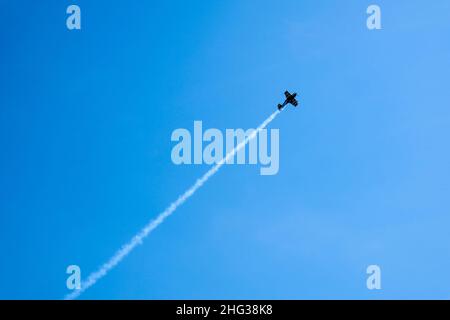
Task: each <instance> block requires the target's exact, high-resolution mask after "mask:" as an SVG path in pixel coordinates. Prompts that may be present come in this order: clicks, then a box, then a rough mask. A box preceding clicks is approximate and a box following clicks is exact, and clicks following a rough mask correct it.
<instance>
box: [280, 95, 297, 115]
mask: <svg viewBox="0 0 450 320" xmlns="http://www.w3.org/2000/svg"><path fill="white" fill-rule="evenodd" d="M284 95H285V96H286V100H284V102H283V104H280V103H279V104H278V110H281V109H283V108H284V107H285V106H286V105H287V104H289V103H290V104H292V105H293V106H294V107H296V106H297V105H298V101H297V100H296V99H295V97H296V96H297V93H293V94H290V93H289V91H285V92H284Z"/></svg>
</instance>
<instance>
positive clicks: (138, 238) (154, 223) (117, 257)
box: [64, 110, 281, 300]
mask: <svg viewBox="0 0 450 320" xmlns="http://www.w3.org/2000/svg"><path fill="white" fill-rule="evenodd" d="M280 112H281V111H280V110H277V111H275V112H274V113H272V114H271V115H270V116H269V117H268V118H267V119H266V120H265V121H264V122H263V123H262V124H261V125H260V126H259V127H258V128H257V129H256V130H254V131H253V132H252V133H251V134H250V135H248V136H247V137H246V138H245V139H244V141H242V142H241V143H239V144H238V145H237V146H236V147H235V148H234V149H233V150H231V151H230V152H228V153H227V154H226V156H225V157H224V158H222V160H220V161H219V162H217V163H216V164H215V165H214V166H213V167H212V168H211V169H210V170H209V171H208V172H206V173H205V174H204V175H203V176H202V177H201V178H199V179H197V181H196V182H195V183H194V184H193V185H192V186H191V187H190V188H189V189H188V190H186V191H185V192H184V193H183V194H182V195H181V196H179V197H178V199H177V200H175V201H174V202H172V203H171V204H170V205H169V206H168V207H167V208H166V210H164V211H163V212H162V213H160V214H159V215H158V216H157V217H156V218H155V219H154V220H151V221H150V222H149V223H148V224H147V225H146V226H145V227H144V228H142V230H141V231H140V232H139V233H137V234H136V235H135V236H134V237H133V238H132V239H131V240H130V241H129V242H128V243H126V244H125V245H123V246H122V247H121V248H120V249H119V250H118V251H117V252H116V253H115V254H114V255H113V256H112V257H111V258H110V259H109V260H108V261H107V262H106V263H104V264H103V265H102V266H101V267H100V268H99V269H98V270H97V271H95V272H93V273H91V274H90V275H89V276H88V278H87V279H86V280H85V281H83V282H82V283H81V288H80V289H78V290H74V291H73V292H71V293H70V294H68V295H66V296H65V298H64V299H65V300H73V299H76V298H78V297H79V296H80V295H81V294H82V293H83V292H84V291H86V290H87V289H88V288H90V287H92V286H93V285H94V284H96V283H97V281H98V280H100V279H101V278H103V277H104V276H106V274H107V273H108V272H109V271H110V270H111V269H112V268H114V267H115V266H116V265H117V264H118V263H119V262H121V261H122V260H123V259H124V258H125V257H126V256H127V255H128V254H129V253H130V252H131V251H133V249H134V248H135V247H136V246H137V245H138V244H141V243H142V241H143V240H144V239H145V238H146V237H147V236H148V235H149V234H150V232H152V231H153V230H155V229H156V228H157V227H158V226H159V225H160V224H161V223H163V222H164V220H165V219H166V218H167V217H168V216H170V215H171V214H172V213H174V211H175V210H176V209H177V208H178V207H179V206H180V205H182V204H183V203H184V202H185V201H186V200H187V199H189V198H190V197H191V196H192V195H193V194H194V193H195V192H196V191H197V190H198V189H199V188H200V187H201V186H203V184H204V183H205V182H206V181H208V179H209V178H211V177H212V176H213V175H214V174H215V173H216V172H217V171H219V169H220V168H221V167H222V166H223V165H224V164H225V163H226V162H227V161H228V160H229V159H231V158H232V157H234V155H235V154H236V153H237V152H238V151H239V150H241V149H242V148H243V147H245V145H246V144H247V143H248V142H249V141H251V140H253V139H254V138H255V137H256V136H257V135H258V133H259V132H260V131H261V130H262V129H264V128H265V127H266V126H267V125H268V124H269V123H270V122H272V121H273V119H275V117H276V116H277V115H278V114H279V113H280Z"/></svg>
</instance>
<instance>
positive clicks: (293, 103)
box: [291, 99, 298, 107]
mask: <svg viewBox="0 0 450 320" xmlns="http://www.w3.org/2000/svg"><path fill="white" fill-rule="evenodd" d="M291 103H292V105H293V106H294V107H296V106H297V105H298V101H297V99H292V101H291Z"/></svg>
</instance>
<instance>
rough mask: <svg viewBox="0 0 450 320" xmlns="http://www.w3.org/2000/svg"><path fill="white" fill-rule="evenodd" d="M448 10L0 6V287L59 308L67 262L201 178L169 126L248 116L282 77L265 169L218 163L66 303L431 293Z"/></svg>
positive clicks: (103, 246) (265, 103) (443, 155)
mask: <svg viewBox="0 0 450 320" xmlns="http://www.w3.org/2000/svg"><path fill="white" fill-rule="evenodd" d="M73 3H75V4H78V5H79V6H80V7H81V10H82V30H81V31H68V30H67V29H66V26H65V19H66V13H65V11H66V8H67V6H68V5H70V4H73ZM372 3H376V4H378V5H380V6H381V10H382V27H383V29H382V30H380V31H369V30H368V29H367V28H366V17H367V15H366V8H367V6H368V5H369V4H372ZM449 18H450V2H449V1H447V0H435V1H433V2H432V3H431V2H429V1H425V0H421V1H418V0H417V1H415V0H411V1H382V0H377V1H345V3H344V2H343V1H321V2H320V4H319V3H318V1H313V0H309V1H298V0H286V1H261V0H254V1H247V0H239V1H238V0H228V1H196V0H194V1H179V0H176V1H175V0H170V1H163V2H161V1H159V2H157V1H112V2H111V1H87V0H74V1H56V0H53V1H50V0H49V1H31V0H29V1H23V0H19V1H12V0H1V1H0V41H1V42H0V43H1V54H0V63H1V64H0V70H1V72H0V92H1V94H0V130H1V133H0V147H1V155H2V156H1V157H0V161H1V165H0V170H1V172H0V177H1V178H0V192H1V200H0V252H1V253H2V254H1V258H0V298H3V299H4V298H32V299H37V298H39V299H51V298H53V299H59V298H62V297H63V296H64V295H65V294H66V293H67V292H68V290H67V289H66V287H65V281H66V276H67V275H66V273H65V269H66V267H67V266H68V265H70V264H77V265H79V266H80V267H81V269H82V273H83V276H87V275H88V274H89V273H90V272H91V271H93V270H95V269H96V268H97V267H98V266H99V265H100V264H101V263H103V262H105V260H107V259H108V258H109V257H110V256H111V255H112V254H113V253H114V252H115V251H116V250H117V249H118V248H119V247H120V246H121V245H122V244H123V243H124V242H126V241H128V240H129V238H130V237H132V236H133V235H134V234H135V232H137V231H138V230H139V229H140V228H141V227H142V226H143V225H145V224H146V223H147V221H148V220H149V219H151V218H152V217H155V216H156V215H157V214H158V213H159V212H160V211H162V210H163V209H164V208H165V207H166V206H167V205H168V204H169V203H170V202H171V201H173V200H174V199H175V198H176V197H177V196H178V195H179V194H180V193H181V192H183V191H184V190H185V189H186V188H187V187H189V186H190V185H191V184H192V183H193V182H194V181H195V179H196V178H197V177H199V176H200V175H201V174H203V173H204V172H205V171H206V170H207V169H208V166H175V165H174V164H173V163H172V162H171V158H170V152H171V148H172V147H173V143H171V141H170V135H171V133H172V131H173V130H174V129H176V128H192V126H193V121H194V120H202V121H203V124H204V126H205V127H207V128H212V127H213V128H219V129H226V128H251V127H255V126H257V125H258V124H259V123H260V122H261V121H262V120H264V119H265V118H266V117H267V116H268V115H269V114H270V113H271V112H273V110H274V109H275V108H276V104H277V103H278V102H280V100H281V98H282V93H283V91H284V90H285V89H290V90H293V91H297V92H299V93H300V98H299V100H300V103H301V108H300V109H298V108H297V109H295V110H294V109H293V108H292V109H287V110H286V111H285V112H284V113H282V114H281V115H280V116H279V117H278V118H277V119H276V120H275V121H274V122H273V123H272V124H271V128H278V129H280V170H279V173H278V175H275V176H261V175H259V167H257V166H227V167H225V168H223V170H221V171H220V172H219V173H218V174H217V175H216V176H215V177H214V178H213V179H212V180H211V181H209V182H208V184H207V185H206V186H205V187H204V188H202V189H201V190H199V192H198V193H197V194H196V195H195V197H193V198H192V199H190V200H189V201H188V202H187V203H186V204H185V205H183V206H182V207H181V208H180V209H179V210H178V211H177V212H176V213H175V214H174V215H173V216H172V217H170V218H169V219H168V220H167V221H166V222H165V223H164V224H163V225H162V226H161V227H160V228H158V229H157V230H156V231H155V232H154V233H152V234H151V235H150V237H149V238H148V239H147V241H146V242H145V243H144V244H143V245H142V246H140V247H139V248H138V249H137V250H135V251H134V252H133V253H132V254H131V255H130V256H129V257H127V258H126V259H125V260H124V261H123V263H121V264H120V265H119V266H118V267H117V268H116V269H114V270H113V271H112V272H111V273H110V274H109V275H108V276H107V277H105V278H103V279H102V280H101V281H100V282H99V283H98V284H97V285H95V286H94V287H92V288H91V289H89V290H88V291H87V292H86V293H85V294H83V296H82V297H83V298H85V299H99V298H100V299H111V298H112V299H118V298H122V299H174V298H193V299H195V298H268V299H271V298H274V299H280V298H286V299H291V298H294V299H300V298H358V299H379V298H448V297H449V296H450V273H449V270H450V256H449V252H450V232H449V227H450V202H449V201H450V200H449V195H450V185H449V181H450V166H449V163H450V151H449V137H450V109H449V106H450V93H449V75H450V59H449V57H450V41H449V37H450V19H449ZM371 264H377V265H379V266H380V267H381V270H382V290H381V291H377V292H374V291H369V290H367V288H366V277H367V276H366V273H365V271H366V267H367V266H368V265H371Z"/></svg>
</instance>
